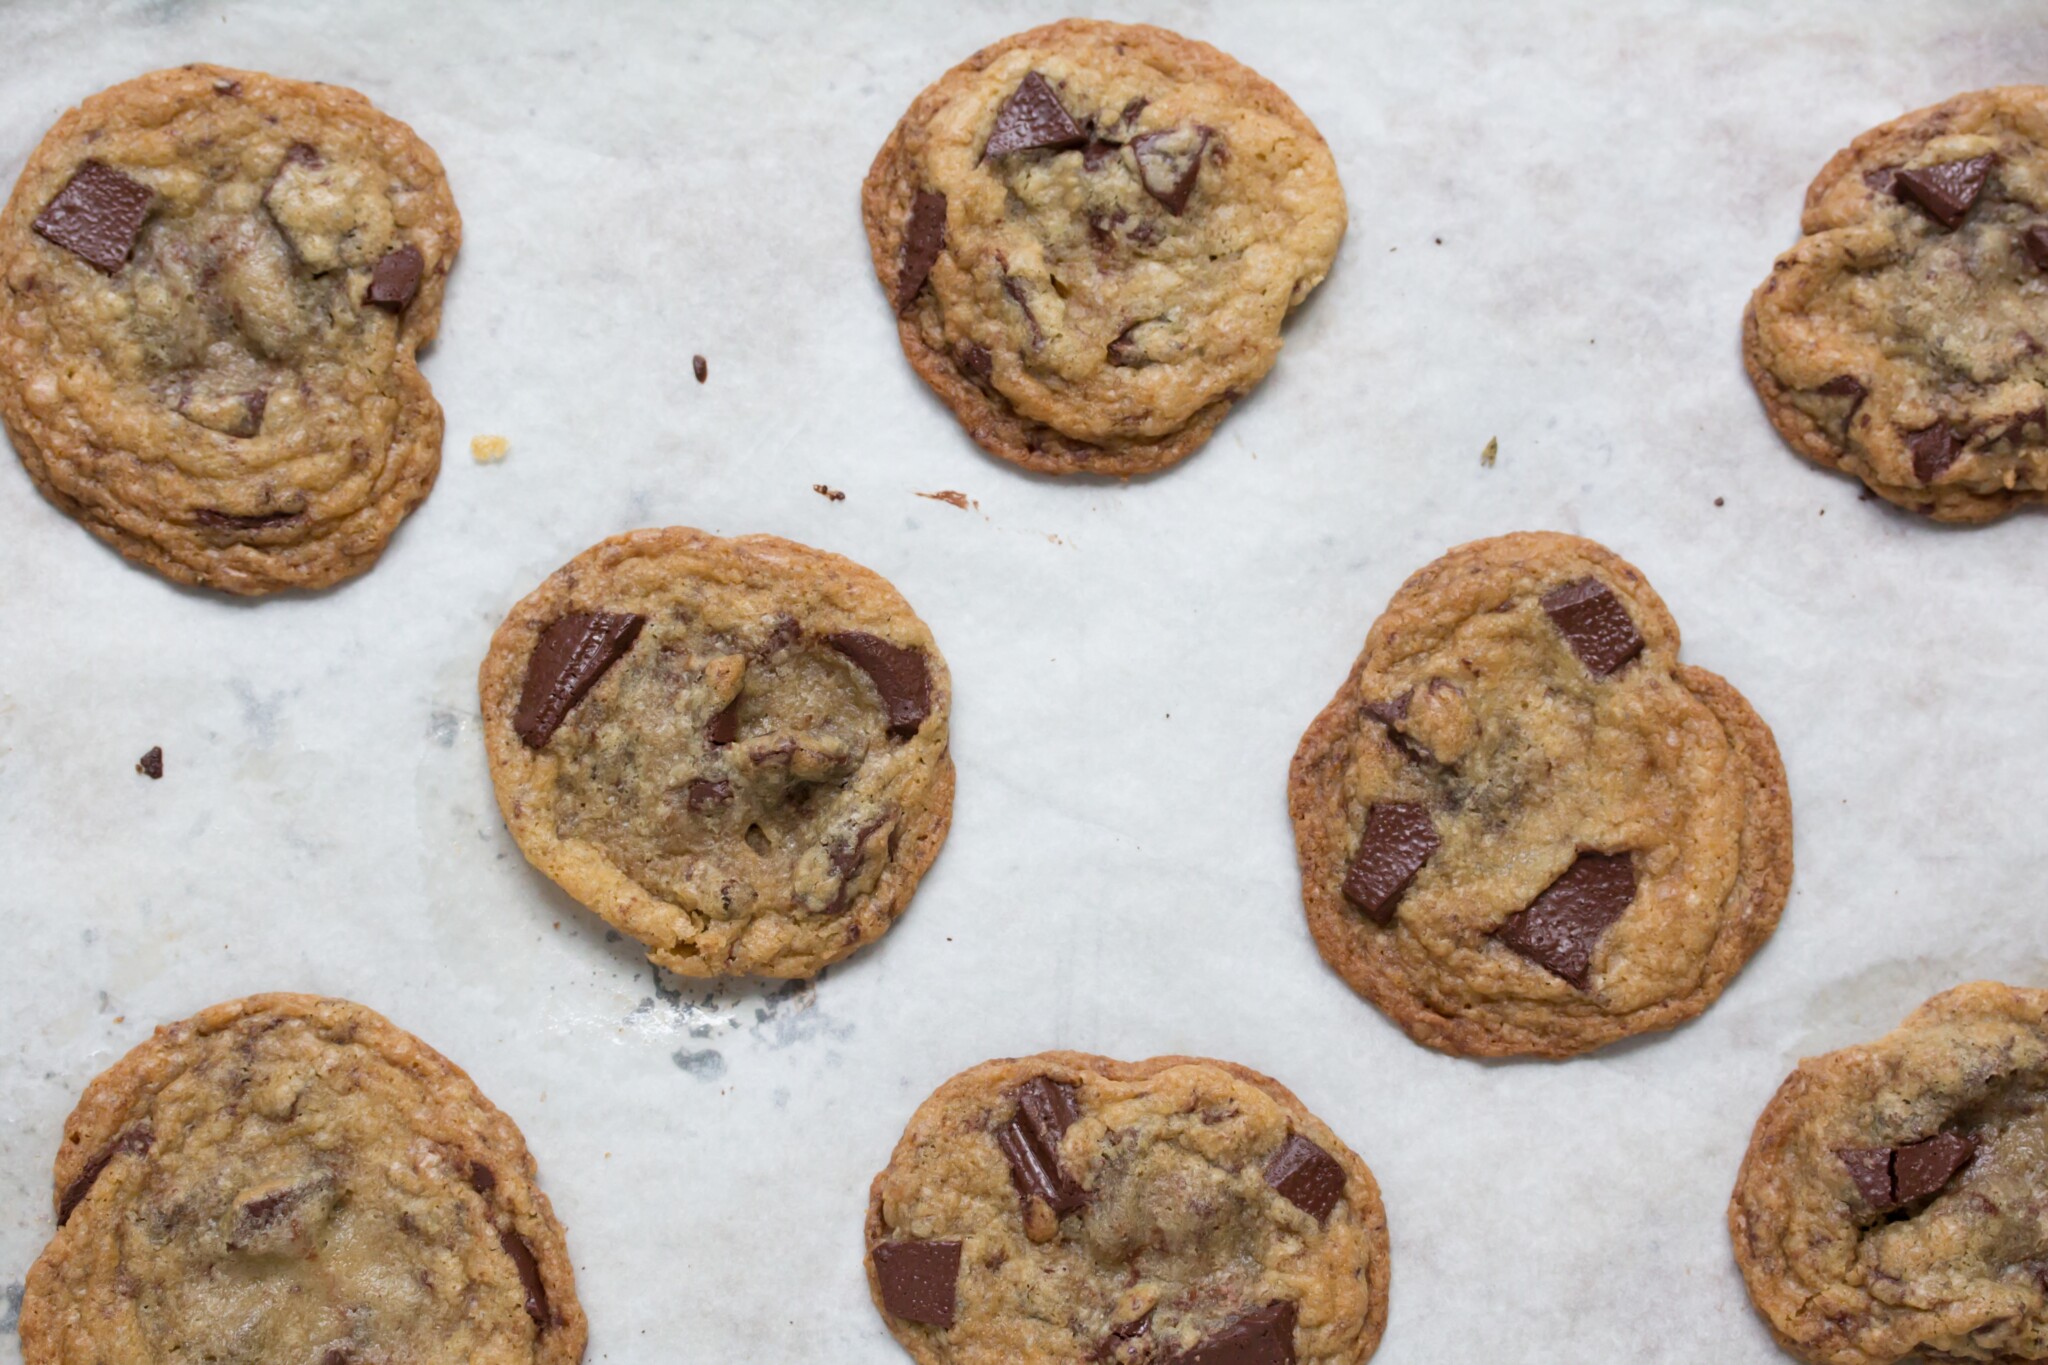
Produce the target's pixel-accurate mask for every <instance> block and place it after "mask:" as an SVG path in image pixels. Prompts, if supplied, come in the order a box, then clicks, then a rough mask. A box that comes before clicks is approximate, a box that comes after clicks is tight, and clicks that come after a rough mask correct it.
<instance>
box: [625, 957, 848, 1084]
mask: <svg viewBox="0 0 2048 1365" xmlns="http://www.w3.org/2000/svg"><path fill="white" fill-rule="evenodd" d="M647 971H648V973H649V979H650V981H651V982H652V984H653V988H654V994H653V995H651V996H643V997H642V998H641V1000H640V1003H639V1004H637V1005H635V1006H634V1007H633V1010H632V1012H631V1013H630V1014H628V1015H627V1016H626V1019H625V1023H626V1024H627V1025H628V1026H629V1027H631V1028H634V1029H636V1030H639V1031H641V1032H643V1033H646V1032H670V1033H682V1034H685V1035H687V1036H688V1037H691V1038H725V1037H731V1036H732V1035H734V1034H738V1033H745V1034H747V1035H748V1036H749V1037H752V1038H753V1039H755V1040H756V1041H758V1042H759V1043H760V1044H761V1045H762V1046H764V1047H768V1048H774V1049H781V1048H785V1047H790V1046H792V1045H794V1044H797V1043H808V1042H810V1041H812V1040H813V1039H817V1038H830V1039H834V1040H839V1041H844V1040H845V1039H847V1038H850V1037H852V1036H853V1025H852V1024H850V1023H847V1022H845V1021H843V1020H840V1019H837V1018H834V1017H833V1016H832V1015H831V1014H829V1013H827V1012H826V1011H824V1010H821V1009H819V1008H818V983H819V982H821V981H823V980H824V979H825V977H826V976H827V975H828V973H826V972H820V973H819V974H818V975H817V977H816V978H814V979H813V980H810V981H775V982H744V981H743V982H718V983H699V982H695V981H684V980H683V979H682V978H680V977H677V976H674V975H672V974H670V973H668V972H664V971H662V970H661V969H660V968H658V967H654V966H651V965H650V966H649V967H648V969H647ZM678 1065H680V1062H679V1063H678Z"/></svg>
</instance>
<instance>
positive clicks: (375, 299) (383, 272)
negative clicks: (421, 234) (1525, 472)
mask: <svg viewBox="0 0 2048 1365" xmlns="http://www.w3.org/2000/svg"><path fill="white" fill-rule="evenodd" d="M426 265H427V258H426V257H424V256H422V255H420V249H419V248H418V247H416V246H402V247H400V248H398V250H396V251H387V252H385V253H384V259H383V260H381V261H378V262H377V268H376V269H375V270H372V271H371V272H370V292H369V293H367V294H365V295H364V296H363V299H364V301H365V302H367V303H373V304H375V305H376V306H377V307H379V308H389V309H390V310H391V311H392V312H394V313H396V312H398V311H399V310H400V309H402V308H404V307H405V305H407V304H408V303H411V302H412V296H413V295H414V294H415V293H417V292H418V291H419V287H420V272H421V271H422V270H424V269H426Z"/></svg>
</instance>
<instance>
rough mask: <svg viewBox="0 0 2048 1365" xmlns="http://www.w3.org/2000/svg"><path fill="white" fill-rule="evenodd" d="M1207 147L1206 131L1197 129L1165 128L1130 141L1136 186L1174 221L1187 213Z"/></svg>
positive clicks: (1200, 128)
mask: <svg viewBox="0 0 2048 1365" xmlns="http://www.w3.org/2000/svg"><path fill="white" fill-rule="evenodd" d="M1208 145H1209V130H1208V129H1207V128H1202V127H1199V126H1198V127H1194V128H1169V129H1167V130H1166V131H1164V132H1159V133H1145V134H1143V135H1142V136H1139V137H1135V138H1132V139H1131V155H1133V156H1135V157H1136V158H1137V159H1138V182H1139V183H1140V184H1142V185H1143V186H1144V187H1145V193H1147V194H1149V195H1151V196H1152V197H1153V198H1154V199H1157V200H1158V201H1159V202H1160V203H1161V204H1162V205H1164V206H1165V208H1166V211H1167V212H1168V213H1170V214H1172V215H1173V216H1174V217H1176V218H1178V217H1180V215H1181V214H1183V213H1185V212H1187V207H1188V199H1189V197H1190V196H1192V195H1193V194H1194V192H1195V179H1196V177H1197V176H1199V175H1200V174H1201V172H1202V151H1203V149H1204V148H1206V147H1207V146H1208Z"/></svg>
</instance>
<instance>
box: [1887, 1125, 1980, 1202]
mask: <svg viewBox="0 0 2048 1365" xmlns="http://www.w3.org/2000/svg"><path fill="white" fill-rule="evenodd" d="M1976 1154H1977V1140H1976V1139H1975V1138H1968V1137H1964V1136H1963V1135H1962V1134H1961V1133H1936V1134H1935V1135H1934V1136H1933V1137H1931V1138H1928V1139H1927V1140H1926V1141H1924V1142H1915V1143H1912V1144H1910V1145H1908V1146H1905V1147H1901V1148H1899V1149H1897V1150H1896V1151H1895V1152H1894V1153H1893V1154H1892V1198H1893V1199H1895V1200H1897V1201H1898V1202H1899V1203H1901V1204H1910V1203H1912V1202H1913V1201H1914V1200H1916V1199H1925V1198H1926V1197H1927V1196H1928V1195H1930V1194H1936V1193H1939V1192H1940V1190H1941V1187H1942V1186H1944V1185H1946V1184H1948V1182H1949V1181H1950V1180H1952V1179H1953V1178H1954V1177H1955V1174H1956V1172H1958V1171H1960V1170H1962V1169H1963V1167H1965V1166H1967V1165H1969V1164H1970V1158H1971V1157H1973V1156H1975V1155H1976Z"/></svg>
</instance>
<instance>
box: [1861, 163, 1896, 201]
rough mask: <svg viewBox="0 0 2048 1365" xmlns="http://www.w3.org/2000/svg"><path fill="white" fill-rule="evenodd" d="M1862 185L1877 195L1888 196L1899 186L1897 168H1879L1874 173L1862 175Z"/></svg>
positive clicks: (1867, 172) (1868, 172) (1869, 172)
mask: <svg viewBox="0 0 2048 1365" xmlns="http://www.w3.org/2000/svg"><path fill="white" fill-rule="evenodd" d="M1863 183H1864V184H1866V185H1868V186H1870V188H1871V189H1872V190H1874V191H1875V192H1877V193H1878V194H1890V193H1892V192H1893V191H1894V190H1896V189H1897V188H1898V186H1899V168H1898V167H1897V166H1880V167H1878V168H1877V169H1876V170H1874V171H1865V172H1864V173H1863Z"/></svg>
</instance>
